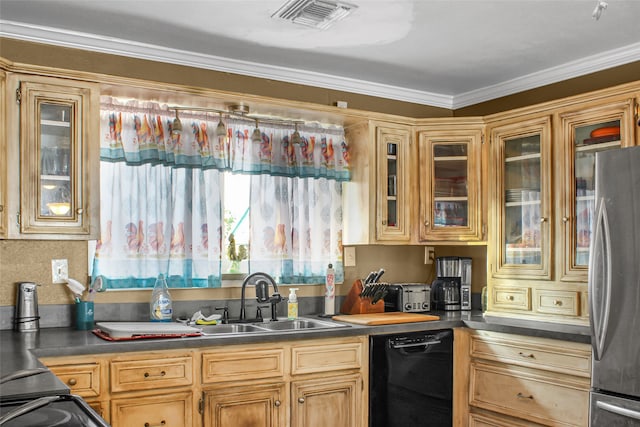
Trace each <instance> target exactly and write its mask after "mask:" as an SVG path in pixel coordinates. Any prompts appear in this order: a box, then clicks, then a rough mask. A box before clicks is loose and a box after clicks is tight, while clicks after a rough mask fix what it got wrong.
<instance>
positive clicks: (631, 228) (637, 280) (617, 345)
mask: <svg viewBox="0 0 640 427" xmlns="http://www.w3.org/2000/svg"><path fill="white" fill-rule="evenodd" d="M595 180H596V191H595V217H594V222H593V223H592V227H591V230H592V233H591V250H590V256H589V315H590V318H591V320H590V321H591V335H592V336H591V344H592V347H593V359H592V379H591V414H590V426H591V427H622V426H624V427H631V426H634V427H637V426H640V147H632V148H623V149H618V150H610V151H606V152H601V153H597V154H596V178H595Z"/></svg>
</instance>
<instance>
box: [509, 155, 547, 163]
mask: <svg viewBox="0 0 640 427" xmlns="http://www.w3.org/2000/svg"><path fill="white" fill-rule="evenodd" d="M534 159H540V153H532V154H522V155H520V156H513V157H507V158H505V159H504V161H505V163H510V162H522V161H524V160H534Z"/></svg>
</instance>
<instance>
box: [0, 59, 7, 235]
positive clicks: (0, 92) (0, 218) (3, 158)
mask: <svg viewBox="0 0 640 427" xmlns="http://www.w3.org/2000/svg"><path fill="white" fill-rule="evenodd" d="M5 84H6V74H5V72H4V71H2V70H0V117H2V127H4V126H5V123H6V122H5V120H6V117H7V115H6V114H5ZM7 156H8V151H7V140H6V132H5V131H4V130H3V131H0V238H4V237H6V236H7V217H8V211H9V209H8V208H7V188H6V185H7V178H8V173H9V172H8V167H7V166H8V165H7Z"/></svg>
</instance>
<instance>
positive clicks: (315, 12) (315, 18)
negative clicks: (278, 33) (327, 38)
mask: <svg viewBox="0 0 640 427" xmlns="http://www.w3.org/2000/svg"><path fill="white" fill-rule="evenodd" d="M357 7H358V6H356V5H353V4H349V3H344V2H333V1H322V0H289V1H288V2H286V3H285V4H284V5H282V7H281V8H280V9H278V11H277V12H276V13H274V14H273V15H271V17H272V18H280V19H285V20H287V21H292V22H295V23H296V24H301V25H306V26H307V27H313V28H319V29H321V30H326V29H327V28H329V27H330V26H331V25H332V24H333V23H334V22H337V21H339V20H341V19H342V18H344V17H346V16H347V15H348V14H349V13H351V10H352V9H356V8H357Z"/></svg>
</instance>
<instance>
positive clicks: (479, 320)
mask: <svg viewBox="0 0 640 427" xmlns="http://www.w3.org/2000/svg"><path fill="white" fill-rule="evenodd" d="M432 314H433V313H432ZM435 314H437V315H439V316H440V320H437V321H431V322H418V323H403V324H397V325H381V326H363V325H356V324H348V325H349V326H346V327H341V328H333V329H323V330H299V331H288V332H275V331H274V332H267V333H262V332H261V333H259V334H245V335H232V336H220V335H215V336H201V337H187V338H172V339H145V340H134V341H118V342H113V341H106V340H103V339H101V338H99V337H97V336H96V335H94V334H93V333H92V332H90V331H76V330H74V329H70V328H47V329H41V330H40V331H38V332H29V333H24V332H23V333H21V332H14V331H0V376H2V377H4V376H6V375H8V374H10V373H13V372H15V371H17V370H20V369H29V368H37V367H42V364H41V363H40V362H39V361H38V358H39V357H47V356H71V355H83V354H106V353H115V352H117V353H123V352H131V351H153V350H170V349H174V350H175V349H187V348H203V347H215V346H221V345H231V344H247V343H256V344H258V343H266V342H276V341H290V340H301V339H315V338H332V337H345V336H356V335H381V334H396V333H406V332H414V331H425V330H435V329H446V328H457V327H469V328H472V329H479V330H490V331H495V332H504V333H513V334H520V335H528V336H536V337H545V338H555V339H561V340H568V341H576V342H583V343H588V342H590V335H589V328H588V327H584V326H572V325H561V324H556V323H546V322H535V321H523V320H517V319H509V318H485V317H484V316H483V315H482V313H480V312H438V313H435ZM306 317H313V316H306ZM344 325H347V324H346V323H344ZM68 392H69V391H68V388H67V387H66V386H65V385H64V384H63V383H62V382H61V381H60V380H58V379H57V378H56V377H55V376H54V375H53V374H51V373H45V374H40V375H35V376H31V377H28V378H23V379H20V380H15V381H12V382H9V383H5V384H2V385H0V398H2V399H8V398H13V397H24V396H32V395H37V394H42V393H51V394H54V393H68Z"/></svg>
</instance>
